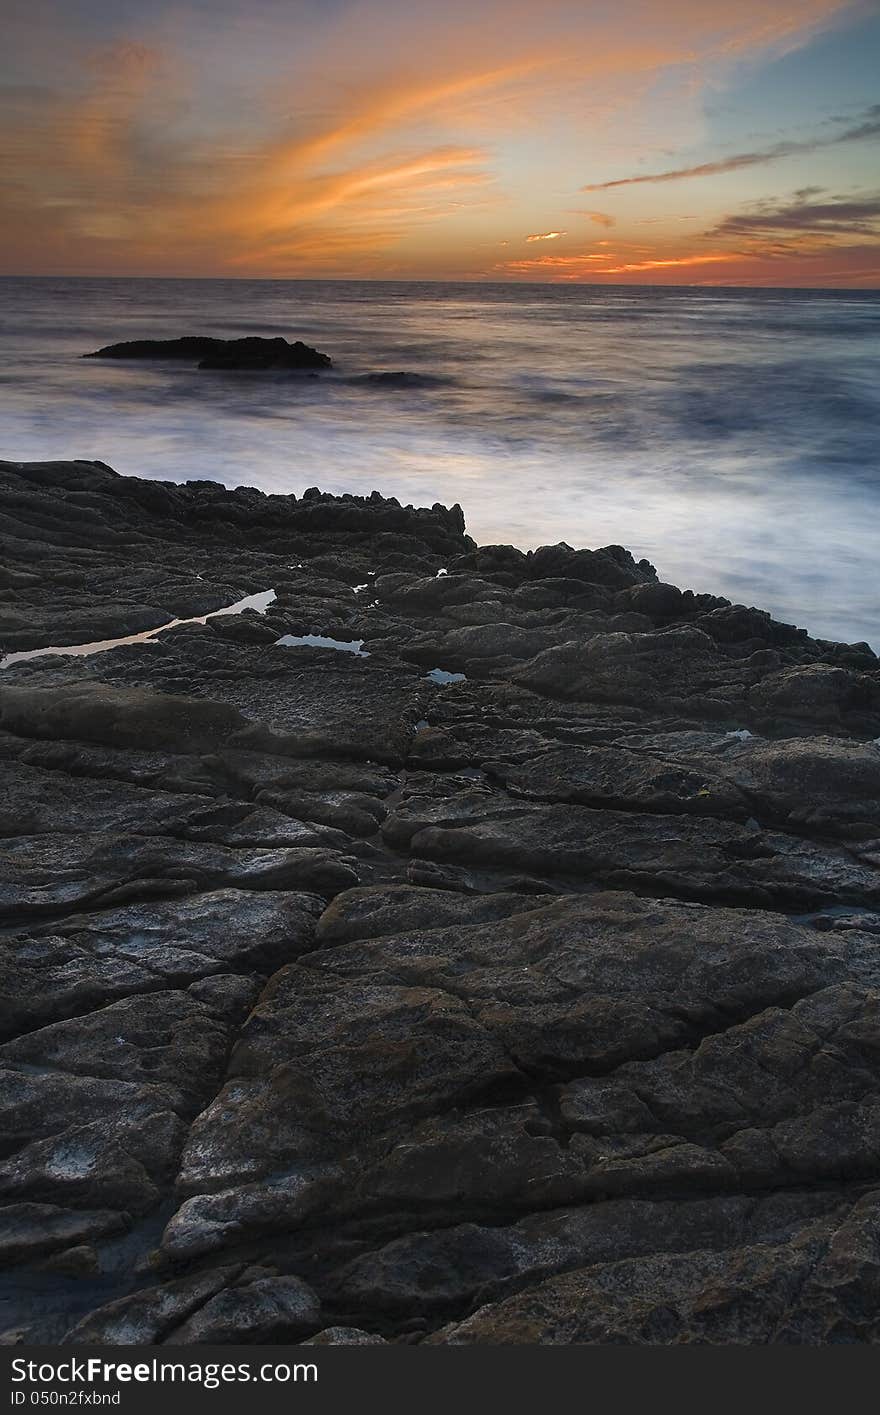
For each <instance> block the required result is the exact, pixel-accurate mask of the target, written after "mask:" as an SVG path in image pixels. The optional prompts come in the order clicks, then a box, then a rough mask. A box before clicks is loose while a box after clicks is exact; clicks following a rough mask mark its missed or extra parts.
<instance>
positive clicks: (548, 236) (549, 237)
mask: <svg viewBox="0 0 880 1415" xmlns="http://www.w3.org/2000/svg"><path fill="white" fill-rule="evenodd" d="M567 235H568V232H567V231H542V232H540V233H539V234H538V235H536V236H526V240H527V241H558V240H559V238H560V236H567Z"/></svg>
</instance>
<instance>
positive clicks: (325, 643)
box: [275, 634, 370, 658]
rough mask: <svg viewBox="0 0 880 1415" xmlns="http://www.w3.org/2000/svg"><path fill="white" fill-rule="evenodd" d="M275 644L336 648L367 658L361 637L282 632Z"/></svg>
mask: <svg viewBox="0 0 880 1415" xmlns="http://www.w3.org/2000/svg"><path fill="white" fill-rule="evenodd" d="M275 646H276V648H277V647H279V646H280V647H282V648H285V649H336V650H337V651H338V652H339V653H353V654H354V656H355V658H369V657H370V655H369V653H368V652H367V651H366V650H365V649H364V641H363V639H350V640H349V642H348V643H345V642H344V641H343V640H342V639H328V638H325V637H324V635H323V634H284V635H282V637H281V638H280V639H276V640H275Z"/></svg>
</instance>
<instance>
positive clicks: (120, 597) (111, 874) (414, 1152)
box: [0, 462, 880, 1344]
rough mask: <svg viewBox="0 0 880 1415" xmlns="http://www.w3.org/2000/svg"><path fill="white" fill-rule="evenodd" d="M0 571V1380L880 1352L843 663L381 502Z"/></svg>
mask: <svg viewBox="0 0 880 1415" xmlns="http://www.w3.org/2000/svg"><path fill="white" fill-rule="evenodd" d="M243 474H244V475H245V476H246V469H244V473H243ZM0 536H2V542H3V550H4V554H3V561H2V567H0V650H2V652H4V653H6V654H13V655H19V656H18V657H17V658H15V659H12V660H10V661H9V662H7V663H6V664H5V666H3V667H2V668H0V771H2V776H3V792H2V796H0V802H2V804H0V821H2V834H3V837H4V839H3V841H2V844H0V850H2V865H0V929H2V935H0V951H2V974H3V990H2V995H3V1007H2V1011H0V1023H2V1044H0V1065H2V1067H3V1070H4V1077H3V1080H4V1084H3V1087H2V1100H0V1108H2V1118H3V1134H4V1136H5V1137H6V1139H5V1148H4V1152H3V1156H2V1159H0V1205H2V1222H0V1253H2V1255H3V1259H4V1262H5V1264H6V1268H7V1278H6V1280H5V1287H4V1292H5V1297H4V1312H5V1316H4V1319H3V1325H4V1327H5V1334H4V1337H3V1339H4V1340H5V1341H7V1342H15V1341H28V1342H50V1343H55V1342H61V1341H70V1342H91V1343H102V1342H107V1343H111V1342H112V1343H118V1342H124V1343H147V1344H162V1343H169V1344H186V1343H199V1342H206V1343H207V1342H233V1341H234V1342H242V1341H247V1342H256V1343H260V1342H273V1341H291V1342H323V1343H349V1342H354V1343H364V1342H375V1341H391V1342H395V1341H398V1342H399V1341H405V1342H427V1343H430V1344H438V1343H439V1344H462V1343H474V1342H485V1343H490V1342H491V1343H498V1342H506V1343H509V1342H538V1343H551V1344H552V1343H569V1342H588V1343H589V1342H616V1343H631V1342H651V1343H677V1342H685V1341H688V1342H689V1341H696V1342H712V1343H766V1342H802V1343H818V1342H829V1341H832V1342H851V1341H856V1342H859V1341H867V1342H871V1341H877V1340H878V1339H880V1316H878V1312H880V1303H878V1298H880V1072H878V1061H880V1007H878V1002H880V992H878V990H877V989H878V987H880V745H878V740H877V739H880V665H878V660H877V658H876V657H875V656H874V654H873V653H872V652H871V650H870V648H869V647H868V646H867V645H865V644H855V645H844V644H832V643H829V642H826V641H823V640H815V639H811V638H810V637H809V636H808V635H807V634H806V633H805V632H803V631H802V630H799V629H796V628H794V627H792V626H789V625H784V624H780V623H777V622H775V621H774V620H772V619H771V618H770V616H769V615H767V614H765V613H762V612H760V611H758V610H755V609H749V608H744V607H742V606H738V605H731V604H730V603H729V602H728V601H726V600H723V599H719V598H717V597H715V596H712V595H709V594H693V593H691V592H684V593H682V592H680V591H679V590H677V589H675V588H674V587H673V586H671V585H666V584H663V583H662V582H660V581H659V580H658V578H657V575H656V573H655V571H654V569H653V568H652V567H651V566H650V565H648V564H647V562H645V561H639V562H636V561H635V560H634V559H633V557H632V556H631V555H629V554H628V552H626V551H625V550H623V549H622V548H620V547H614V546H613V547H606V548H604V549H600V550H574V549H572V548H570V547H568V546H551V547H543V548H542V549H540V550H538V551H535V552H532V553H530V554H527V555H526V554H523V553H521V552H520V551H518V550H515V549H514V548H512V547H510V546H483V547H478V546H477V545H475V543H474V542H473V541H472V540H471V539H470V538H469V537H468V536H467V535H466V533H465V525H464V517H463V515H462V513H461V510H460V508H458V507H453V508H452V509H451V510H450V509H447V508H445V507H442V506H439V505H437V506H434V507H432V508H430V509H428V508H424V509H413V508H412V507H401V506H400V505H399V504H398V503H397V502H396V501H394V500H393V499H391V500H386V499H383V498H382V497H381V496H379V495H378V493H374V494H373V496H372V497H370V498H366V499H365V498H359V497H354V496H351V497H341V498H337V497H332V496H329V495H325V494H322V493H321V492H319V491H317V490H312V491H309V492H306V493H305V494H304V495H303V496H302V497H301V498H298V499H297V498H295V497H279V496H264V495H263V494H261V493H260V492H258V491H255V490H252V489H244V488H239V489H237V490H236V491H227V490H225V489H224V488H223V487H221V486H219V485H217V484H215V483H212V482H204V481H201V482H191V483H188V484H187V485H185V486H178V485H174V484H171V483H158V482H146V481H139V480H137V479H135V478H126V477H120V476H117V475H116V473H114V472H113V471H111V470H110V469H109V468H108V467H106V466H104V465H103V464H102V463H96V462H69V463H66V462H65V463H34V464H24V465H22V464H18V463H9V462H7V463H0ZM268 591H274V596H275V597H274V599H273V600H271V602H270V603H268V605H266V606H265V607H264V608H263V610H262V612H259V611H257V610H247V609H246V610H245V611H244V612H242V613H240V614H235V615H224V614H217V613H216V611H218V610H222V609H224V608H226V607H228V606H230V605H232V604H234V603H237V602H238V601H240V600H242V599H243V598H245V597H247V596H253V595H258V594H264V597H267V596H266V595H265V592H268ZM207 615H211V616H213V617H210V618H207V619H206V620H205V622H204V623H198V622H192V623H183V624H177V625H176V626H175V627H173V628H170V629H168V630H166V631H164V632H157V633H156V634H155V635H154V637H153V638H152V639H150V640H148V641H144V642H137V643H133V644H128V645H124V646H120V647H116V648H110V649H107V650H105V651H102V652H93V653H88V654H82V653H81V654H76V655H74V654H57V655H55V654H50V655H44V656H37V657H33V658H27V657H21V655H22V654H26V653H27V652H28V651H30V650H36V649H45V648H47V647H51V646H56V647H57V646H65V645H83V644H87V643H90V642H92V641H99V640H105V641H106V640H113V639H116V638H121V637H124V636H128V635H136V634H142V633H143V632H144V631H148V630H150V631H152V630H155V631H161V629H162V626H164V625H167V624H168V623H169V622H170V621H175V620H182V619H196V618H197V617H198V616H207ZM310 637H311V638H314V637H320V638H323V639H325V640H330V641H334V642H338V643H339V644H341V645H345V646H347V647H348V649H349V650H352V649H354V650H356V651H340V650H334V649H333V648H327V647H324V648H321V647H314V646H310V645H308V644H302V643H297V642H296V641H297V640H303V639H308V638H310ZM283 638H287V639H289V640H292V641H293V642H289V643H287V644H279V642H278V641H279V640H280V639H283ZM435 670H439V672H435ZM438 680H440V681H438Z"/></svg>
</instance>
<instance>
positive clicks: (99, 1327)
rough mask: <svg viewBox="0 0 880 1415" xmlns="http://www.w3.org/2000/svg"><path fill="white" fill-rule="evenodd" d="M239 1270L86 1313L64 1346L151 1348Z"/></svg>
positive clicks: (142, 1294) (152, 1289) (202, 1277)
mask: <svg viewBox="0 0 880 1415" xmlns="http://www.w3.org/2000/svg"><path fill="white" fill-rule="evenodd" d="M240 1271H241V1268H240V1267H237V1268H235V1267H231V1268H215V1269H214V1270H213V1271H212V1272H208V1273H203V1274H200V1275H198V1276H196V1277H188V1278H181V1279H180V1280H179V1281H176V1282H168V1283H165V1284H164V1285H163V1286H158V1287H146V1288H143V1289H142V1290H141V1291H140V1292H135V1293H132V1294H131V1296H128V1297H122V1298H120V1299H119V1300H118V1301H116V1302H108V1303H107V1305H106V1306H104V1307H99V1308H97V1309H96V1310H95V1311H94V1312H91V1313H89V1315H88V1316H87V1317H84V1318H83V1320H82V1321H80V1322H77V1324H76V1325H75V1326H73V1327H71V1329H70V1330H69V1331H68V1332H67V1334H66V1335H65V1337H64V1338H63V1344H64V1345H74V1346H87V1345H94V1346H152V1345H156V1344H158V1343H159V1342H161V1341H163V1340H164V1339H165V1337H166V1336H168V1335H169V1333H170V1332H172V1331H173V1330H174V1329H175V1327H177V1326H179V1325H180V1324H182V1323H183V1322H184V1321H185V1320H186V1319H187V1317H189V1315H190V1314H191V1313H193V1312H196V1311H198V1309H199V1308H200V1307H202V1306H204V1304H205V1303H206V1302H208V1301H210V1299H211V1298H212V1297H214V1296H215V1295H216V1294H217V1293H218V1292H220V1291H222V1289H223V1288H224V1287H225V1285H226V1283H227V1282H229V1281H231V1280H233V1279H234V1278H235V1277H236V1276H237V1275H238V1273H239V1272H240Z"/></svg>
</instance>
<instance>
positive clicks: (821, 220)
mask: <svg viewBox="0 0 880 1415" xmlns="http://www.w3.org/2000/svg"><path fill="white" fill-rule="evenodd" d="M806 192H807V193H808V194H809V196H810V197H813V196H815V195H817V190H816V188H815V187H811V188H807V189H806ZM792 233H793V234H796V235H813V236H827V237H833V238H836V237H841V236H843V237H847V238H850V237H853V236H874V235H880V195H874V196H869V197H858V198H851V197H830V198H828V199H827V200H825V201H813V200H807V199H806V197H805V193H803V192H801V193H796V194H795V199H794V200H793V201H790V202H783V203H780V204H778V205H773V204H772V203H769V202H759V203H756V204H755V205H754V206H751V207H749V208H748V209H747V210H745V211H740V212H737V213H735V214H733V215H731V216H726V217H725V218H724V220H723V221H721V222H719V224H718V225H717V226H716V227H715V228H714V229H713V231H712V232H711V233H710V234H711V235H713V236H733V237H763V236H776V235H788V234H792Z"/></svg>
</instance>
